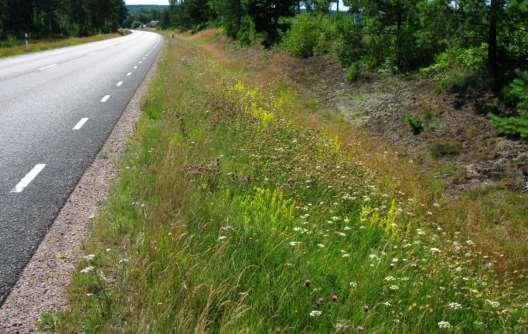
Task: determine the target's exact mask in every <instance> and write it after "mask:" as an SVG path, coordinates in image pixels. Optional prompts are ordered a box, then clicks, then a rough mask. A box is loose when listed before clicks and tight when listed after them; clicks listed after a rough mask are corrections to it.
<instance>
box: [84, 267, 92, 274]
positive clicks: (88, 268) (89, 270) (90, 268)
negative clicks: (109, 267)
mask: <svg viewBox="0 0 528 334" xmlns="http://www.w3.org/2000/svg"><path fill="white" fill-rule="evenodd" d="M94 269H95V268H94V267H92V266H88V267H86V268H84V269H82V270H81V273H82V274H88V273H89V272H91V271H93V270H94Z"/></svg>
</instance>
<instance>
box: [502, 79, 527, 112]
mask: <svg viewBox="0 0 528 334" xmlns="http://www.w3.org/2000/svg"><path fill="white" fill-rule="evenodd" d="M502 95H503V98H504V101H505V102H507V103H509V104H511V105H514V106H515V107H516V110H517V113H518V114H519V115H528V71H520V70H517V78H516V79H515V80H513V81H512V82H511V83H510V84H509V85H508V86H506V87H505V88H504V90H503V91H502Z"/></svg>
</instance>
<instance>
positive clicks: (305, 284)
mask: <svg viewBox="0 0 528 334" xmlns="http://www.w3.org/2000/svg"><path fill="white" fill-rule="evenodd" d="M310 284H312V282H311V281H310V280H309V279H307V280H306V281H304V286H305V287H307V288H309V287H310Z"/></svg>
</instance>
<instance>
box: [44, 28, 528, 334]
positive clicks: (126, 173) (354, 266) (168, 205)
mask: <svg viewBox="0 0 528 334" xmlns="http://www.w3.org/2000/svg"><path fill="white" fill-rule="evenodd" d="M242 77H243V76H242V75H241V74H240V72H238V71H230V70H228V69H226V68H225V67H224V66H223V65H219V64H218V63H216V62H214V61H213V60H211V58H209V57H207V56H206V55H205V54H204V53H203V52H201V51H200V49H199V48H197V47H195V46H194V45H193V44H192V43H190V42H188V41H186V40H184V39H182V38H177V40H176V42H170V43H169V45H168V46H167V49H166V50H165V53H164V56H163V58H162V60H161V63H160V65H159V74H158V77H157V79H156V80H155V82H154V83H153V86H152V89H151V92H150V95H149V97H148V99H147V101H146V102H145V105H144V116H143V118H142V120H141V121H140V123H139V126H138V131H137V134H136V135H135V137H134V139H133V141H132V142H131V143H130V148H129V151H128V152H127V155H126V158H125V160H124V161H123V164H122V166H123V168H122V173H121V179H120V181H119V183H118V184H117V186H115V188H114V189H113V192H112V196H111V197H110V199H109V201H108V203H107V204H106V206H105V208H104V211H103V214H102V215H101V216H100V217H98V218H97V219H96V222H95V223H94V226H93V231H92V236H91V238H90V240H89V242H88V244H87V245H86V251H87V253H88V254H93V255H94V256H93V257H88V258H86V259H85V260H83V261H82V263H81V265H80V266H79V271H77V272H76V273H75V275H74V277H73V283H72V285H71V287H70V303H71V306H70V309H69V310H67V311H66V312H65V313H64V314H61V315H60V316H57V317H52V316H50V315H46V316H45V319H43V323H44V324H48V326H49V327H51V328H53V330H56V331H58V332H85V333H96V332H130V333H188V332H212V333H238V332H243V333H269V332H293V333H310V332H314V333H329V332H334V331H345V330H348V329H351V330H353V331H356V330H362V329H364V330H365V331H366V332H369V333H371V332H372V333H385V332H401V333H435V332H450V333H461V332H467V333H512V332H518V333H522V332H524V331H525V329H526V326H527V316H528V312H527V311H528V309H527V306H528V305H527V304H526V303H527V302H528V300H527V297H526V295H525V293H524V290H523V289H522V288H519V286H518V285H517V283H516V282H514V280H513V277H510V278H507V279H502V280H499V278H498V277H497V276H496V275H494V272H493V270H491V268H492V266H493V263H492V262H493V260H491V259H489V260H486V259H482V257H481V254H482V253H481V252H480V251H479V249H478V248H477V245H475V243H474V242H473V241H471V240H468V239H467V237H466V236H465V235H463V234H460V233H454V234H452V235H451V234H449V233H447V232H446V231H444V230H443V229H442V227H441V226H438V225H435V224H432V223H428V219H426V218H424V217H423V216H422V215H421V214H419V212H420V210H422V208H421V206H420V205H419V203H415V202H413V201H412V199H411V200H409V199H407V198H406V197H405V196H404V194H403V192H401V191H398V190H397V188H396V187H393V186H392V185H389V184H387V183H386V182H383V179H380V178H379V177H377V176H376V175H375V174H374V173H373V172H372V171H370V170H368V169H366V168H365V167H364V165H363V164H362V163H361V161H360V160H359V159H355V158H354V157H353V156H351V155H350V151H349V150H348V148H347V147H346V146H345V145H343V142H342V140H341V138H339V137H336V136H333V135H331V134H330V132H324V131H319V130H317V129H315V128H310V127H306V126H304V125H301V124H300V123H298V122H297V121H296V116H295V114H296V113H297V112H298V110H309V109H307V108H310V106H313V103H312V102H311V101H308V100H307V99H306V98H305V97H304V96H302V95H299V94H298V93H297V92H296V91H294V90H292V89H291V88H289V87H287V86H285V85H276V86H272V87H271V88H268V90H261V89H260V88H258V87H255V86H252V85H250V84H248V83H247V82H243V81H241V80H240V79H241V78H242ZM436 207H437V206H436V205H435V206H434V207H433V208H432V209H431V210H433V211H432V212H430V214H431V215H434V214H436V213H437V212H436V211H435V210H437V209H436ZM438 210H439V209H438ZM57 321H58V322H59V324H58V325H57V324H55V322H57ZM50 323H51V325H50ZM443 327H450V328H443Z"/></svg>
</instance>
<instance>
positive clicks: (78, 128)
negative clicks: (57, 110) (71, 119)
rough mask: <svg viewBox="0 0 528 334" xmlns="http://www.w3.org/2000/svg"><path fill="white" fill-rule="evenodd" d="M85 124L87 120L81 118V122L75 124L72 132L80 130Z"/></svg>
mask: <svg viewBox="0 0 528 334" xmlns="http://www.w3.org/2000/svg"><path fill="white" fill-rule="evenodd" d="M86 122H88V118H81V120H80V121H79V123H77V124H76V125H75V126H74V127H73V130H74V131H77V130H80V129H81V128H82V127H83V125H84V124H85V123H86Z"/></svg>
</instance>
